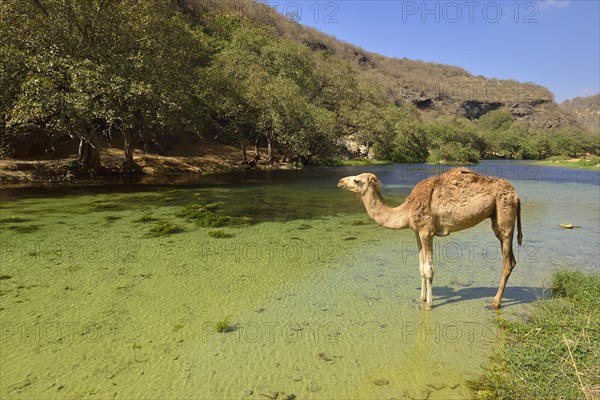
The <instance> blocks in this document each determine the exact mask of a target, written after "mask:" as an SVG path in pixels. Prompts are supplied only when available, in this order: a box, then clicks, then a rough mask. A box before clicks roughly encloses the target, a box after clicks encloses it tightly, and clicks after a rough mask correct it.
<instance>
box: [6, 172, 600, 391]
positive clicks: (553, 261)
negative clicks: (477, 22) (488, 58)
mask: <svg viewBox="0 0 600 400" xmlns="http://www.w3.org/2000/svg"><path fill="white" fill-rule="evenodd" d="M444 169H445V167H437V166H430V165H409V166H407V165H384V166H372V167H353V168H350V167H348V168H336V169H315V170H304V171H271V172H252V173H247V174H224V175H216V176H210V177H198V176H193V177H189V176H188V177H179V178H178V179H176V180H175V179H172V178H168V179H166V180H162V181H161V180H154V181H148V180H145V181H144V180H142V181H139V180H132V181H129V182H122V183H121V184H119V185H114V182H106V183H105V184H102V183H100V184H98V185H94V186H85V187H68V186H57V187H46V188H41V189H40V188H3V191H2V199H1V201H2V203H1V205H0V206H1V208H0V218H1V219H2V222H1V223H0V239H1V243H0V245H1V246H0V249H1V254H0V257H1V258H0V260H1V264H0V278H1V279H0V321H1V335H2V336H1V338H0V339H1V348H0V351H1V357H0V359H1V361H0V363H1V365H0V371H1V378H2V379H1V380H0V397H1V398H15V399H31V398H44V399H52V398H56V399H66V398H68V399H72V398H102V399H104V398H122V399H134V398H135V399H142V398H144V399H145V398H211V399H214V398H251V399H252V398H254V399H264V398H268V397H265V396H274V395H275V394H276V393H279V394H278V398H284V396H285V395H289V394H295V395H296V396H297V398H308V399H311V398H312V399H326V398H357V399H358V398H404V397H406V398H427V397H428V398H430V399H435V398H440V399H445V398H469V397H471V393H470V392H469V390H468V388H467V386H466V380H467V379H469V378H473V377H476V376H477V374H479V373H480V371H481V365H482V364H484V363H485V362H486V360H487V357H488V356H489V355H490V354H491V353H492V351H493V349H494V346H495V345H496V344H497V340H498V332H497V331H496V328H495V326H494V324H493V318H494V316H495V314H494V313H493V312H492V311H490V310H488V309H486V305H489V304H490V302H491V298H492V297H493V296H494V294H495V292H496V289H497V285H498V282H499V280H500V273H501V256H500V249H499V245H498V243H497V240H496V238H495V236H494V235H493V233H492V231H491V228H490V224H489V222H487V221H485V222H483V223H481V224H480V225H478V226H477V227H474V228H472V229H470V230H467V231H463V232H459V233H455V234H452V235H451V236H449V237H447V238H438V239H436V241H435V265H436V275H435V280H434V289H433V295H434V300H433V301H434V309H433V310H432V311H431V312H422V311H419V309H418V303H419V302H418V296H419V289H420V287H419V285H420V282H419V277H418V256H417V250H416V244H415V242H414V234H413V233H412V232H411V231H409V230H407V231H391V230H385V229H383V228H380V227H379V226H377V225H376V224H375V223H373V222H371V221H370V220H369V219H368V217H367V216H366V213H365V211H364V209H363V207H362V205H361V204H360V202H359V200H358V199H357V198H356V196H355V195H354V194H352V193H348V192H346V191H342V190H339V189H337V188H336V187H335V184H336V183H337V181H338V180H339V179H340V178H341V177H343V176H346V175H351V174H352V175H354V174H357V173H360V172H364V171H371V172H374V173H376V174H377V175H378V177H379V178H380V180H381V181H382V182H383V184H384V196H385V198H386V200H387V201H388V202H389V203H390V204H396V203H399V202H401V201H403V200H404V198H405V197H406V196H407V195H408V194H409V193H410V190H411V189H412V187H413V186H414V184H415V183H416V182H418V181H419V180H421V179H423V178H425V177H427V176H430V175H431V174H435V173H439V172H441V171H442V170H444ZM475 169H476V170H478V171H480V172H484V173H487V174H490V175H497V176H502V177H505V178H507V179H509V180H511V182H513V184H514V186H515V188H516V190H517V191H518V193H519V195H520V197H521V199H522V202H523V232H524V237H525V239H524V246H522V247H520V248H517V251H516V256H517V262H518V264H517V267H516V269H515V271H514V272H513V275H512V276H511V278H510V280H509V284H508V286H507V289H506V292H505V296H504V302H503V304H504V308H503V311H502V312H503V313H505V314H507V315H510V316H515V317H518V316H519V315H522V314H524V313H525V312H527V310H528V307H529V305H530V303H531V302H532V301H533V300H535V299H536V298H538V297H539V296H542V295H543V293H544V287H547V284H548V280H549V277H550V276H551V274H552V271H554V270H555V269H557V268H575V269H580V270H585V271H598V270H599V251H598V248H599V247H600V243H599V241H600V228H599V227H600V221H599V214H600V212H599V211H600V210H599V204H600V192H599V186H598V177H599V173H598V172H597V171H575V170H567V169H562V168H555V167H540V166H529V165H527V164H520V163H506V162H504V163H502V162H494V163H491V162H487V163H482V164H481V165H479V166H477V167H475ZM198 203H202V204H205V203H218V204H219V208H218V212H219V213H221V214H223V215H233V216H251V217H252V218H253V220H254V223H253V224H252V225H250V226H246V227H239V228H229V227H227V228H221V229H223V230H224V231H225V232H226V233H228V234H230V235H232V236H231V237H229V238H225V239H215V238H212V237H210V236H209V235H208V231H209V230H211V228H202V227H198V226H197V225H196V224H195V223H194V222H193V221H186V220H185V219H183V218H180V217H177V216H176V214H178V213H179V212H180V211H181V210H182V209H183V208H184V207H185V206H187V205H189V204H198ZM142 217H145V219H149V218H152V219H154V220H162V221H169V222H172V223H176V224H178V225H179V226H180V227H181V228H183V232H180V233H177V234H173V235H168V236H164V237H150V236H148V232H149V231H150V228H151V227H152V226H153V225H154V224H155V223H156V222H155V221H153V220H151V221H146V222H139V221H140V219H142ZM560 223H572V224H575V225H579V226H581V227H580V228H577V229H573V230H568V231H567V230H563V229H561V228H560V227H559V224H560ZM226 317H229V319H230V321H231V325H232V326H231V328H230V329H229V330H228V331H227V332H225V333H218V332H217V331H216V329H215V324H216V323H217V322H218V321H221V320H223V319H225V318H226ZM282 393H285V395H284V394H282Z"/></svg>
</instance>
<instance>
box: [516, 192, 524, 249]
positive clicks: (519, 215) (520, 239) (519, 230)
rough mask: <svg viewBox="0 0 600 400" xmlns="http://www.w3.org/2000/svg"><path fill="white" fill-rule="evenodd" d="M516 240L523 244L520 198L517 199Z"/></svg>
mask: <svg viewBox="0 0 600 400" xmlns="http://www.w3.org/2000/svg"><path fill="white" fill-rule="evenodd" d="M517 242H518V243H519V246H520V245H522V244H523V232H522V231H521V199H518V200H517Z"/></svg>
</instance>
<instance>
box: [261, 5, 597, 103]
mask: <svg viewBox="0 0 600 400" xmlns="http://www.w3.org/2000/svg"><path fill="white" fill-rule="evenodd" d="M264 2H265V3H268V4H270V5H271V6H272V7H274V8H275V9H277V10H278V11H279V12H281V13H283V14H286V13H287V14H288V15H292V16H296V17H295V18H296V19H298V22H300V23H302V24H304V25H308V26H312V27H315V28H317V29H318V30H320V31H322V32H325V33H328V34H330V35H333V36H335V37H336V38H338V39H340V40H343V41H345V42H349V43H353V44H355V45H358V46H360V47H362V48H364V49H365V50H368V51H372V52H375V53H379V54H383V55H386V56H391V57H399V58H402V57H406V58H409V59H415V60H423V61H433V62H437V63H443V64H450V65H456V66H460V67H463V68H464V69H466V70H467V71H469V72H470V73H472V74H474V75H483V76H485V77H488V78H499V79H516V80H518V81H521V82H535V83H538V84H540V85H543V86H545V87H547V88H548V89H550V90H551V91H552V92H553V93H554V95H555V100H556V101H557V102H561V101H563V100H565V99H570V98H573V97H578V96H589V95H592V94H596V93H598V92H600V78H599V76H600V22H599V21H600V0H570V1H569V0H540V1H516V0H507V1H485V0H484V1H477V0H458V1H404V0H388V1H366V0H363V1H360V0H345V1H340V0H335V1H314V0H309V1H286V0H272V1H264ZM317 10H318V13H317ZM298 17H299V18H298Z"/></svg>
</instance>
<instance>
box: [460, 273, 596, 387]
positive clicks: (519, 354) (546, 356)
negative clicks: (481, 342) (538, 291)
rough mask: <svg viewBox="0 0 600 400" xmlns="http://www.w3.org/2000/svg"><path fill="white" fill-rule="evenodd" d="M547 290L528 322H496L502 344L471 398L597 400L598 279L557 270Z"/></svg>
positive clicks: (536, 304)
mask: <svg viewBox="0 0 600 400" xmlns="http://www.w3.org/2000/svg"><path fill="white" fill-rule="evenodd" d="M552 289H553V291H554V293H555V295H556V297H554V298H550V299H543V300H539V301H538V302H536V303H535V308H534V311H533V313H532V315H531V316H530V318H529V319H528V320H527V321H525V322H522V321H509V320H506V319H504V318H502V317H500V318H499V319H498V320H497V323H498V325H499V327H500V328H501V329H502V330H503V334H504V338H503V343H502V344H501V347H500V349H499V350H498V351H497V353H496V355H495V356H494V357H493V358H492V363H491V365H489V366H488V367H487V368H486V371H485V373H484V375H483V376H482V377H481V378H480V379H479V380H477V381H475V382H473V383H472V388H473V389H474V390H475V392H476V394H477V396H476V398H478V399H525V398H535V399H560V398H562V399H599V398H600V362H599V361H598V360H600V330H599V329H598V327H599V326H600V317H599V315H600V313H599V309H600V274H586V273H583V272H577V271H560V272H557V273H555V274H554V276H553V281H552Z"/></svg>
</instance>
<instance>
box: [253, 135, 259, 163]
mask: <svg viewBox="0 0 600 400" xmlns="http://www.w3.org/2000/svg"><path fill="white" fill-rule="evenodd" d="M254 158H255V159H257V160H258V159H259V158H260V154H259V152H258V136H257V137H256V139H254Z"/></svg>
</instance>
